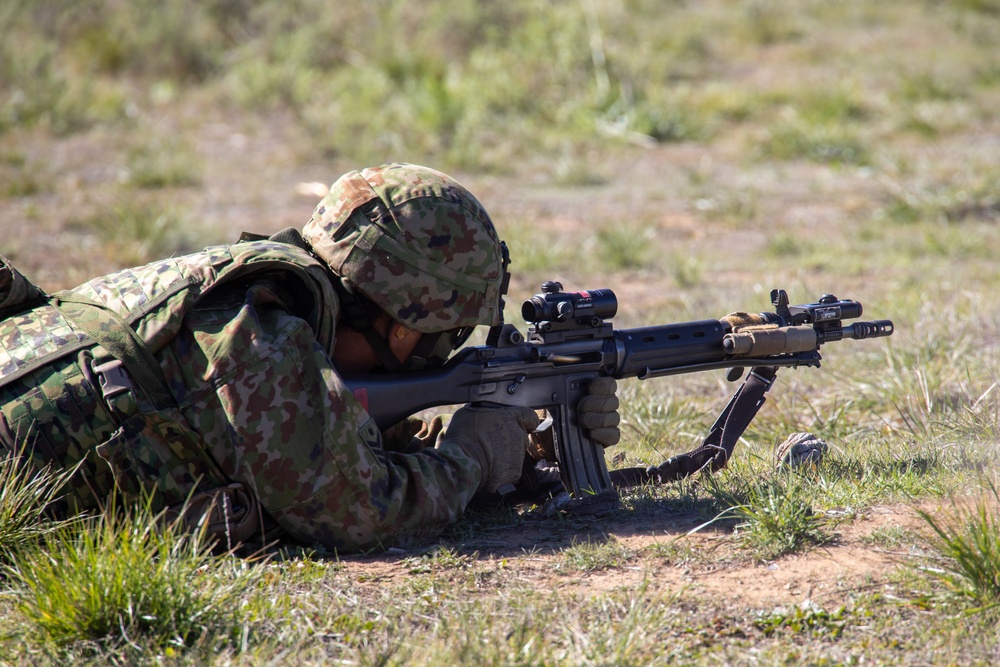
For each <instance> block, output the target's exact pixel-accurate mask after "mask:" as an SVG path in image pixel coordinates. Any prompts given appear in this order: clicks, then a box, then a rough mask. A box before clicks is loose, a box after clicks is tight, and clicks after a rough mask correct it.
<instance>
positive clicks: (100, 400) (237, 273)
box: [0, 233, 337, 511]
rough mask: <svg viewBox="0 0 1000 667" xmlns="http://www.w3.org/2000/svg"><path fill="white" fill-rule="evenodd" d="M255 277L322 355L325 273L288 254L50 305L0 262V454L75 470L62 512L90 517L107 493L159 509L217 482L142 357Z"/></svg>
mask: <svg viewBox="0 0 1000 667" xmlns="http://www.w3.org/2000/svg"><path fill="white" fill-rule="evenodd" d="M293 236H294V237H295V239H296V240H297V241H301V237H299V236H298V235H297V234H293ZM282 238H283V239H287V238H289V236H288V235H287V233H286V235H285V236H284V237H282ZM5 277H6V278H5ZM259 280H266V281H268V284H269V285H270V286H272V287H273V289H274V290H275V291H276V293H278V294H279V295H280V300H281V302H282V303H283V304H285V306H286V307H287V308H288V309H289V310H290V311H291V312H292V313H293V314H295V315H296V316H299V317H302V318H303V319H304V320H305V321H306V322H307V323H308V324H309V325H310V326H311V327H312V330H313V332H314V333H315V335H316V338H317V340H318V342H319V343H320V344H321V345H322V346H323V347H324V348H325V349H327V350H330V349H332V346H333V340H334V338H333V337H334V328H335V322H336V316H337V300H336V296H335V295H334V292H333V287H332V284H331V282H330V280H329V278H328V273H327V269H326V267H325V265H323V264H322V263H321V262H320V261H318V260H316V259H315V258H314V257H313V256H312V255H310V254H309V253H308V252H307V251H305V250H303V249H301V248H300V247H296V246H295V245H290V244H286V243H278V242H274V241H270V240H255V241H249V242H241V243H237V244H235V245H232V246H216V247H211V248H207V249H205V250H204V251H202V252H199V253H195V254H191V255H187V256H183V257H176V258H171V259H167V260H163V261H159V262H154V263H151V264H148V265H146V266H143V267H138V268H133V269H125V270H122V271H119V272H117V273H113V274H110V275H107V276H103V277H101V278H96V279H94V280H91V281H90V282H88V283H86V284H84V285H81V286H80V287H77V288H75V289H73V290H70V291H65V292H59V293H56V294H53V295H45V294H43V293H42V292H41V290H38V289H37V288H36V287H34V285H31V283H30V282H28V281H27V280H25V279H24V278H23V277H22V276H20V275H19V274H17V272H16V270H14V269H13V267H11V266H10V265H9V264H8V263H7V262H6V260H4V259H3V258H2V257H0V445H2V446H3V447H4V448H6V449H8V450H12V451H19V452H24V453H26V454H30V456H31V457H32V460H33V461H34V462H35V464H36V465H38V466H44V465H47V464H52V465H54V466H56V467H58V468H70V467H73V466H78V470H77V473H76V474H75V475H74V476H73V478H72V480H71V482H70V488H68V490H67V493H66V500H65V503H66V507H63V508H61V509H63V510H64V511H72V510H74V509H90V508H96V507H99V506H101V505H102V504H103V503H104V502H106V500H107V498H108V494H109V493H111V492H112V491H117V492H118V493H120V494H121V495H123V496H124V497H126V498H132V499H135V498H142V497H151V498H152V503H153V506H154V507H156V508H157V509H159V508H162V507H170V506H173V505H177V504H179V503H182V502H184V501H185V499H186V498H188V497H189V496H190V495H192V494H194V493H198V492H202V491H206V490H211V489H213V488H218V487H220V486H225V485H226V484H227V483H228V481H229V480H226V479H225V478H224V476H223V475H222V473H221V471H220V470H219V467H218V465H217V464H215V462H214V461H213V460H212V459H211V457H210V455H209V454H208V452H207V451H205V448H204V447H202V446H201V443H200V440H199V436H198V434H197V433H195V432H194V431H193V430H192V429H191V427H190V426H189V425H188V423H187V420H186V419H185V418H184V416H183V415H182V413H181V409H180V407H179V406H178V405H177V403H176V400H175V399H174V396H173V393H172V392H171V391H170V390H169V388H168V387H167V385H166V382H165V380H164V376H163V373H162V370H161V368H160V366H159V364H158V362H157V361H156V358H155V355H156V353H157V352H158V351H160V350H162V349H163V348H164V347H165V346H166V345H167V344H169V343H170V341H171V340H173V338H174V337H175V336H176V335H177V332H178V331H179V329H180V326H181V322H182V321H183V319H184V317H185V314H186V313H188V312H189V311H190V310H191V309H192V308H193V307H195V306H196V305H198V304H199V303H201V302H203V301H204V300H205V299H206V297H209V296H210V295H212V294H215V293H217V292H218V291H219V290H220V289H222V288H223V287H225V286H239V285H244V284H249V283H250V282H252V281H259ZM19 306H20V312H18V309H19Z"/></svg>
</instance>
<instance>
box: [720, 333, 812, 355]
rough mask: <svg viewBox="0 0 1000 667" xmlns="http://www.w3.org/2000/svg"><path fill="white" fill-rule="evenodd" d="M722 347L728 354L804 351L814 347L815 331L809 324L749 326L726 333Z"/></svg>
mask: <svg viewBox="0 0 1000 667" xmlns="http://www.w3.org/2000/svg"><path fill="white" fill-rule="evenodd" d="M722 347H723V348H724V349H725V350H726V352H727V353H728V354H734V355H743V354H754V355H760V356H771V355H775V354H785V353H791V352H806V351H808V350H813V349H815V348H816V331H815V330H814V329H813V328H812V327H810V326H802V327H781V328H773V329H765V328H760V329H757V328H750V329H744V330H743V331H740V332H739V333H731V334H726V335H725V337H724V338H723V339H722Z"/></svg>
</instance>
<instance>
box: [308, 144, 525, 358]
mask: <svg viewBox="0 0 1000 667" xmlns="http://www.w3.org/2000/svg"><path fill="white" fill-rule="evenodd" d="M302 235H303V237H304V238H305V239H306V241H307V242H308V243H309V245H310V246H312V249H313V251H314V252H315V253H316V254H317V255H318V256H319V257H320V258H321V259H322V260H323V261H324V262H326V264H327V265H328V266H329V267H330V270H331V271H332V272H333V273H334V274H336V276H339V278H340V283H341V284H340V285H339V286H338V290H339V292H340V294H341V302H342V307H343V308H344V312H343V315H342V322H346V324H348V325H349V326H350V327H351V328H353V329H355V330H358V331H366V330H369V331H370V330H372V329H373V327H372V321H373V319H374V317H375V316H377V314H378V313H379V312H383V313H385V314H386V315H387V316H388V317H389V318H391V321H392V322H395V323H397V324H398V325H401V326H402V327H404V328H405V330H408V331H412V332H416V333H419V334H425V335H424V336H423V340H422V341H421V342H420V346H421V347H422V348H424V349H418V350H417V351H416V352H415V353H414V355H413V359H414V361H415V362H416V364H417V365H420V364H422V363H424V362H428V361H430V362H432V363H433V362H435V361H440V360H442V359H443V356H447V355H446V354H444V351H445V350H446V349H447V351H450V350H451V349H454V347H457V346H458V345H460V344H461V343H463V342H464V340H465V338H467V337H468V333H469V332H471V330H472V329H473V328H474V327H475V326H476V325H479V324H485V325H487V326H492V325H495V324H497V323H499V322H500V320H501V318H502V310H501V308H502V306H501V295H502V292H503V290H504V289H505V287H506V286H505V284H504V283H505V277H506V267H505V263H504V250H503V249H502V248H501V242H500V239H499V238H498V237H497V233H496V230H495V229H494V227H493V222H492V221H491V220H490V217H489V215H488V214H487V213H486V210H485V209H484V208H483V206H482V204H480V203H479V201H478V200H477V199H476V198H475V197H474V196H473V195H472V193H470V192H469V191H468V190H467V189H466V188H465V187H463V186H462V185H461V184H459V183H458V182H457V181H456V180H455V179H453V178H451V177H449V176H446V175H445V174H442V173H441V172H439V171H435V170H433V169H429V168H427V167H421V166H417V165H411V164H398V163H397V164H387V165H383V166H381V167H375V168H370V169H365V170H363V171H360V172H357V171H353V172H350V173H348V174H345V175H344V176H341V177H340V178H339V179H338V180H337V181H336V182H335V183H334V184H333V186H332V187H331V188H330V193H329V194H328V195H327V196H326V197H324V198H323V200H322V201H321V202H320V203H319V205H318V206H317V207H316V210H315V211H314V212H313V215H312V218H311V219H310V220H309V222H308V223H307V224H306V226H305V228H304V229H303V231H302ZM397 328H398V327H397ZM368 338H369V339H370V340H371V339H372V337H371V336H369V337H368ZM428 348H430V349H428ZM376 352H377V353H378V350H376ZM442 355H443V356H442ZM379 356H380V359H381V358H382V356H383V354H381V353H380V354H379ZM381 360H382V362H383V363H382V365H383V366H386V368H387V369H389V370H395V369H393V368H389V366H391V365H392V359H381Z"/></svg>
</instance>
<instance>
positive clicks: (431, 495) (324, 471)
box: [224, 313, 481, 550]
mask: <svg viewBox="0 0 1000 667" xmlns="http://www.w3.org/2000/svg"><path fill="white" fill-rule="evenodd" d="M276 317H278V319H284V318H288V319H290V320H294V319H295V318H292V317H291V316H287V315H284V314H283V313H280V314H277V315H276ZM299 322H301V321H299ZM285 324H287V322H285ZM278 328H279V329H282V328H283V327H281V326H279V327H278ZM227 385H228V387H229V389H228V390H227V391H236V392H238V391H239V390H240V389H239V388H241V387H243V388H245V391H246V392H247V393H248V397H247V399H246V401H243V400H230V401H224V403H225V404H226V405H227V406H228V407H227V408H226V409H227V411H229V412H230V415H229V421H230V423H231V424H232V425H233V426H234V428H235V429H236V431H237V433H236V435H237V437H236V438H235V440H234V442H236V443H238V446H239V447H241V448H242V449H243V451H241V452H240V453H239V454H238V456H237V460H239V461H240V462H241V465H240V471H239V472H238V473H237V474H238V475H240V476H243V477H245V479H244V480H243V481H245V482H246V483H247V484H248V486H250V487H251V488H254V489H256V493H257V495H258V497H259V498H260V501H261V505H262V506H263V507H264V509H265V510H267V511H268V513H269V514H270V515H271V516H272V517H273V518H274V519H275V520H276V521H277V522H278V523H279V525H280V526H281V527H282V528H283V529H284V530H285V531H287V532H288V533H289V534H290V535H291V536H292V537H293V538H294V539H296V540H299V541H301V542H303V543H305V544H322V545H324V546H325V547H327V548H331V549H333V548H336V549H340V550H357V549H367V548H371V547H377V546H391V545H407V544H412V543H416V542H420V541H424V540H427V539H431V538H433V537H436V536H437V535H438V534H440V532H441V530H443V528H444V527H445V526H447V525H448V524H450V523H452V522H454V521H455V520H457V519H458V518H459V517H460V516H461V514H462V512H463V511H464V509H465V507H466V505H467V504H468V502H469V500H471V498H472V495H473V494H474V493H475V490H476V489H477V487H478V486H479V483H480V476H481V469H480V467H479V464H478V463H476V462H475V461H473V460H472V459H471V458H470V457H469V456H468V455H466V454H465V453H463V451H462V450H461V449H460V448H459V447H458V446H456V445H449V444H445V445H442V446H441V447H440V448H438V449H433V448H430V449H426V450H424V451H421V452H417V453H413V454H402V453H397V452H386V451H385V450H384V448H383V447H382V442H381V435H380V433H379V431H378V429H377V428H376V426H375V423H374V421H373V420H372V419H371V418H370V417H369V415H368V414H367V413H366V412H365V411H364V409H363V408H362V407H361V405H360V404H359V403H358V402H357V401H356V400H355V398H354V396H353V394H352V393H351V392H350V391H349V390H348V389H347V387H346V386H345V385H344V384H343V382H342V381H341V379H340V377H339V376H338V375H337V373H336V372H335V370H334V369H333V367H332V365H331V364H330V361H329V359H328V357H327V356H326V354H325V353H324V351H323V350H322V349H321V348H320V347H319V345H318V344H317V343H316V342H315V340H314V339H313V338H312V334H311V332H310V330H309V329H308V327H306V326H305V324H304V323H302V325H301V326H295V327H293V330H292V331H290V332H288V333H287V337H285V338H284V339H283V340H282V341H281V343H280V346H279V347H278V348H277V349H275V351H274V353H273V354H270V355H269V356H268V357H267V358H266V359H261V360H260V361H259V362H258V363H256V364H253V365H251V366H248V367H247V368H245V369H244V370H243V371H242V372H241V373H239V374H238V376H236V377H233V378H231V380H229V381H228V382H227ZM237 403H239V404H241V405H242V406H243V407H237ZM247 405H256V408H254V409H252V410H250V411H249V412H247V409H246V406H247Z"/></svg>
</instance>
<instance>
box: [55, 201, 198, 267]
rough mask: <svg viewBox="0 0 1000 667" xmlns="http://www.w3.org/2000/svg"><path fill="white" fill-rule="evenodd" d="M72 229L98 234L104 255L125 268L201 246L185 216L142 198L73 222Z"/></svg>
mask: <svg viewBox="0 0 1000 667" xmlns="http://www.w3.org/2000/svg"><path fill="white" fill-rule="evenodd" d="M71 226H72V227H73V228H74V229H76V230H79V231H81V232H85V233H88V232H89V233H93V234H95V235H96V236H97V239H98V241H99V243H100V245H101V247H102V249H103V250H104V253H105V255H106V256H107V257H113V258H114V261H116V262H119V263H121V264H122V265H124V266H135V265H139V264H145V263H147V262H150V261H152V260H154V259H159V258H162V257H169V256H171V255H177V254H183V253H185V252H191V251H192V250H194V249H196V248H197V247H198V246H199V245H202V243H200V242H199V241H198V240H197V238H196V235H195V229H194V226H193V224H192V223H190V222H189V221H188V219H187V218H186V217H185V216H184V214H183V213H179V212H177V211H176V210H175V209H171V208H161V207H160V206H159V205H157V204H156V203H153V202H149V201H146V200H144V199H142V198H139V197H135V198H131V199H124V200H123V201H122V202H120V203H118V204H115V205H113V206H111V207H108V208H106V209H102V210H100V211H98V212H97V213H94V214H92V215H90V216H88V217H85V218H82V219H77V220H74V221H72V225H71Z"/></svg>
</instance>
